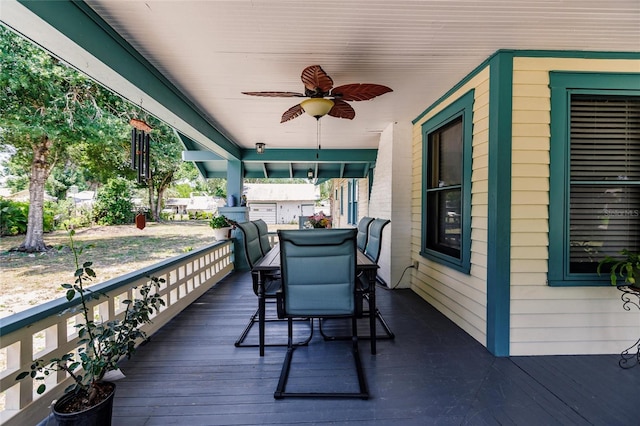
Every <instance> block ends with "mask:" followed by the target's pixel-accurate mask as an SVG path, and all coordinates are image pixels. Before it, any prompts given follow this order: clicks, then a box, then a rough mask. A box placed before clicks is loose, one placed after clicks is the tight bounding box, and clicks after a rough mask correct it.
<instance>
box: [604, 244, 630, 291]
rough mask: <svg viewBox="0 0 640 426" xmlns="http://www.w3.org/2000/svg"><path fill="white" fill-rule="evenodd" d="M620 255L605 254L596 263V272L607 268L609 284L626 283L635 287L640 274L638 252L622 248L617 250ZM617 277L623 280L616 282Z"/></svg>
mask: <svg viewBox="0 0 640 426" xmlns="http://www.w3.org/2000/svg"><path fill="white" fill-rule="evenodd" d="M619 254H620V256H616V257H613V256H607V257H605V258H604V259H602V260H601V261H600V263H598V274H600V272H601V270H602V268H603V267H604V268H606V269H607V270H609V279H610V281H611V285H628V286H630V287H635V288H637V287H636V284H637V281H638V277H639V276H640V253H636V252H632V251H630V250H628V249H623V250H621V251H620V252H619ZM618 278H620V279H622V280H623V282H622V283H621V284H618Z"/></svg>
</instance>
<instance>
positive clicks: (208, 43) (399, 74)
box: [0, 0, 640, 176]
mask: <svg viewBox="0 0 640 426" xmlns="http://www.w3.org/2000/svg"><path fill="white" fill-rule="evenodd" d="M0 12H1V13H0V19H1V20H2V22H3V23H5V24H6V25H8V26H9V27H11V28H13V29H15V30H16V31H18V32H20V33H22V34H23V35H25V36H26V37H28V38H30V39H31V40H33V41H35V42H36V43H38V44H40V45H42V46H43V47H44V48H46V49H47V50H49V51H51V52H52V53H53V54H55V55H57V56H59V57H61V58H62V59H64V60H65V61H67V62H69V63H70V64H72V65H73V66H75V67H77V68H78V69H80V70H81V71H83V72H85V73H87V74H89V75H90V76H92V77H93V78H94V79H96V80H97V81H99V82H100V83H102V84H104V85H105V86H107V87H109V88H111V89H113V90H114V91H116V92H118V93H120V94H122V95H123V96H125V97H127V98H128V99H130V100H131V101H132V102H134V103H136V104H138V105H141V106H142V107H143V108H145V109H147V110H148V111H150V112H151V113H153V114H154V115H156V116H158V117H159V118H161V119H163V120H165V121H166V122H168V123H169V124H171V125H172V126H174V127H175V128H176V129H177V130H178V131H179V132H181V133H182V134H184V135H186V136H187V137H188V138H190V139H192V140H193V141H197V143H198V144H199V145H201V146H202V149H204V150H208V151H211V152H213V153H215V154H216V155H218V156H220V157H221V158H223V159H225V160H229V159H232V160H233V159H235V160H242V158H241V156H242V152H243V150H252V149H254V146H255V144H256V143H257V142H263V143H266V144H267V149H268V150H274V152H277V153H279V154H282V155H283V156H284V155H286V154H287V150H290V149H294V150H299V149H303V150H310V151H311V152H314V151H315V147H316V143H317V138H316V135H317V133H316V120H315V119H314V118H312V117H309V116H307V115H303V116H301V117H298V118H296V119H295V120H291V121H289V122H286V123H283V124H280V116H281V115H282V113H283V112H284V111H286V110H287V109H288V108H290V107H291V106H293V105H295V104H296V102H295V101H294V100H293V99H295V98H260V97H253V96H246V95H243V94H242V92H243V91H269V90H275V91H295V92H299V91H301V90H302V88H303V86H302V83H301V81H300V74H301V72H302V70H303V69H304V67H306V66H309V65H314V64H319V65H321V66H322V67H323V68H324V70H325V71H326V72H327V73H328V74H329V75H330V76H331V77H332V78H333V80H334V82H335V85H341V84H349V83H377V84H383V85H386V86H388V87H391V88H392V89H393V92H392V93H388V94H385V95H384V96H381V97H379V98H375V99H373V100H370V101H364V102H353V107H354V109H355V111H356V117H355V118H354V119H353V120H344V119H337V118H332V117H326V118H323V119H321V122H322V147H323V149H336V150H337V149H350V150H356V151H357V152H360V151H359V150H375V149H377V147H378V144H379V140H380V135H381V133H382V132H384V131H386V130H387V129H388V128H389V127H390V126H393V125H395V124H399V125H404V126H409V125H410V123H411V120H413V119H414V118H416V117H417V116H418V115H420V114H421V113H422V112H423V111H424V110H425V109H426V108H428V107H429V106H430V105H432V104H433V103H434V102H435V101H437V100H438V99H439V98H440V97H441V96H443V95H444V94H445V93H447V91H448V90H449V89H451V88H452V87H454V86H455V85H456V84H457V83H458V82H460V81H461V80H462V79H463V78H464V77H465V76H466V75H467V74H469V73H470V72H471V71H473V70H474V68H476V67H477V66H479V65H480V64H482V63H483V61H485V60H487V59H488V58H489V57H490V56H491V55H492V54H494V53H495V52H496V51H498V50H500V49H507V50H512V49H513V50H516V49H517V50H529V51H540V50H547V51H554V50H556V51H557V50H562V51H569V52H571V53H573V54H574V55H575V56H574V57H575V58H579V57H580V54H581V52H582V51H599V52H605V53H611V52H637V51H638V46H639V45H640V25H638V22H640V8H639V7H638V1H637V0H609V1H607V2H603V1H601V0H569V1H544V2H532V1H530V0H512V1H508V2H506V1H502V0H482V1H471V0H456V1H450V2H443V1H435V0H425V1H411V0H399V1H393V2H389V1H384V0H354V1H342V0H328V1H323V2H321V3H309V2H300V1H291V0H268V1H256V0H236V1H208V2H205V1H163V0H131V1H112V0H86V1H84V2H83V1H71V0H64V1H16V0H3V1H2V9H0ZM187 149H191V148H189V147H187ZM207 161H208V160H207ZM243 161H244V160H243ZM327 161H328V162H336V163H337V166H336V167H334V168H327V169H326V170H325V171H324V172H325V173H326V174H330V173H331V174H333V173H334V172H335V171H340V170H348V171H349V173H353V174H356V173H357V172H355V171H353V170H358V168H359V167H360V166H359V165H358V166H354V167H351V165H350V164H349V163H348V162H340V161H338V160H335V159H333V158H330V159H328V160H327ZM290 163H291V164H290V168H291V169H297V165H296V162H294V161H290ZM324 164H326V163H323V162H318V165H317V167H318V168H319V169H320V170H322V169H323V167H324ZM218 166H219V164H215V163H208V162H206V161H203V162H200V163H199V168H200V170H201V172H202V173H203V175H208V174H209V175H212V176H215V175H217V174H218V173H220V172H219V170H218ZM254 166H255V169H254ZM300 167H301V168H302V169H304V168H306V169H308V167H307V164H304V165H302V166H300ZM247 170H248V173H250V174H252V175H253V174H255V175H258V174H261V173H262V174H263V175H269V174H270V173H272V172H273V173H279V172H281V171H279V170H278V167H276V166H275V165H273V164H269V163H262V164H249V163H247ZM293 174H297V172H296V171H295V170H294V172H293Z"/></svg>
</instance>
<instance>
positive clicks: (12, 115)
mask: <svg viewBox="0 0 640 426" xmlns="http://www.w3.org/2000/svg"><path fill="white" fill-rule="evenodd" d="M0 63H2V69H1V71H0V130H1V132H0V135H1V138H2V139H1V140H0V146H1V147H2V148H3V150H9V149H10V148H13V149H15V154H14V155H13V156H12V158H11V162H13V163H14V164H20V165H21V166H22V167H23V170H29V217H28V225H27V233H26V237H25V240H24V242H23V243H22V244H21V246H20V247H19V248H18V250H20V251H26V252H36V251H44V250H47V249H48V247H47V245H46V244H45V243H44V235H43V207H44V188H45V183H46V182H47V179H48V178H49V176H50V175H51V173H52V171H53V169H54V167H55V166H56V165H59V164H68V161H69V160H70V158H72V156H73V155H79V153H82V152H86V147H87V146H91V145H95V144H97V143H98V142H100V143H102V144H103V145H106V144H105V142H106V141H109V140H112V139H113V138H114V137H116V138H117V136H116V135H117V134H118V133H119V132H121V130H122V128H118V127H117V126H114V125H113V120H101V118H102V117H103V115H104V114H105V111H104V110H103V109H102V108H101V107H100V105H101V104H103V105H104V104H105V103H107V101H112V102H114V101H115V99H116V97H115V96H114V95H113V94H111V93H110V92H108V91H107V90H105V89H103V88H102V87H101V86H99V85H98V84H96V83H94V82H92V81H91V80H89V79H88V78H87V77H85V76H83V75H82V74H80V73H78V72H76V71H75V70H73V69H72V68H70V67H68V66H66V65H65V64H63V63H62V62H60V61H59V60H58V59H56V58H54V57H52V56H50V55H49V54H47V53H46V52H44V51H42V50H41V49H40V48H38V47H36V46H34V45H32V44H31V43H29V42H28V41H26V40H24V39H22V38H21V37H19V36H17V35H16V34H14V33H12V32H11V31H9V30H8V29H6V28H5V27H3V26H1V25H0ZM115 102H117V101H115ZM83 147H84V148H83ZM102 152H103V153H104V152H105V149H104V147H103V148H102Z"/></svg>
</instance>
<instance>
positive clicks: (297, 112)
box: [280, 104, 304, 123]
mask: <svg viewBox="0 0 640 426" xmlns="http://www.w3.org/2000/svg"><path fill="white" fill-rule="evenodd" d="M302 114H304V110H303V109H302V107H301V106H300V104H297V105H294V106H292V107H291V108H289V109H288V110H286V111H285V112H284V114H282V119H281V120H280V123H284V122H285V121H289V120H293V119H294V118H296V117H299V116H301V115H302Z"/></svg>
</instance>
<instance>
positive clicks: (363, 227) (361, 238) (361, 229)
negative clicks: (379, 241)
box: [357, 216, 373, 252]
mask: <svg viewBox="0 0 640 426" xmlns="http://www.w3.org/2000/svg"><path fill="white" fill-rule="evenodd" d="M371 222H373V218H372V217H368V216H365V217H363V218H362V219H360V221H359V222H358V226H357V229H358V236H357V242H358V250H360V251H361V252H364V250H365V248H366V247H367V241H368V239H369V225H371Z"/></svg>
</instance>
